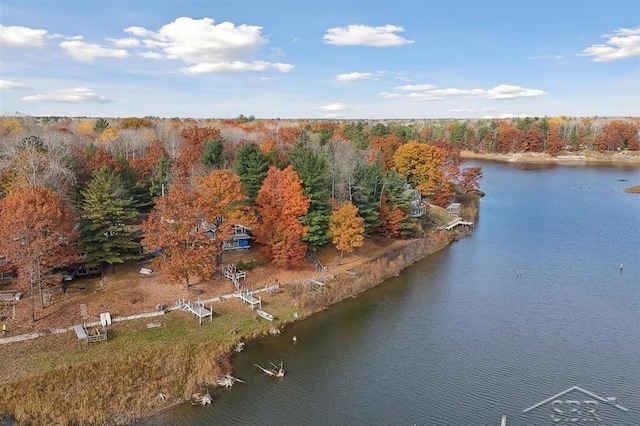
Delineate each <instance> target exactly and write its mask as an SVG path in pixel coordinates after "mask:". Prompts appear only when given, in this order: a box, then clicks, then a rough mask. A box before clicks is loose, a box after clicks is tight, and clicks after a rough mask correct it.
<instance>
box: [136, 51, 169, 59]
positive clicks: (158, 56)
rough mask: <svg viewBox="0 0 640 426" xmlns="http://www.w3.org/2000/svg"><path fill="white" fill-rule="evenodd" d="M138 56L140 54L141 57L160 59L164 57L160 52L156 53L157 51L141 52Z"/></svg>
mask: <svg viewBox="0 0 640 426" xmlns="http://www.w3.org/2000/svg"><path fill="white" fill-rule="evenodd" d="M140 56H142V57H143V58H147V59H162V58H164V56H162V53H158V52H142V53H140Z"/></svg>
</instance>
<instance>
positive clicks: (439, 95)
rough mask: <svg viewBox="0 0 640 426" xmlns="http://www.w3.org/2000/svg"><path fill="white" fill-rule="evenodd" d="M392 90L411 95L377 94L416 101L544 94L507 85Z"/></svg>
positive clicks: (417, 85) (403, 87) (405, 87)
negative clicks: (474, 87)
mask: <svg viewBox="0 0 640 426" xmlns="http://www.w3.org/2000/svg"><path fill="white" fill-rule="evenodd" d="M394 89H395V90H398V91H401V92H408V91H409V92H411V93H409V94H408V95H401V94H397V96H390V95H391V94H389V93H386V92H383V93H382V94H378V96H380V97H385V98H391V97H400V96H406V97H407V98H409V99H413V100H416V101H437V100H440V99H443V98H445V97H449V96H466V97H468V98H484V99H492V100H494V99H513V98H523V97H530V96H541V95H545V92H544V91H542V90H539V89H527V88H524V87H520V86H513V85H509V84H500V85H498V86H495V87H493V88H491V89H457V88H453V87H451V88H446V89H438V88H437V87H436V86H434V85H433V84H408V85H405V86H397V87H394Z"/></svg>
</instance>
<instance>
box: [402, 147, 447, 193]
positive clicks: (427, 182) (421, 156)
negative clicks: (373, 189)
mask: <svg viewBox="0 0 640 426" xmlns="http://www.w3.org/2000/svg"><path fill="white" fill-rule="evenodd" d="M393 161H394V163H395V166H396V170H397V171H398V172H399V173H401V174H403V175H405V176H407V177H408V178H409V182H411V184H412V185H413V187H414V188H416V189H417V190H419V191H420V192H421V193H422V194H423V195H425V196H426V195H430V194H432V193H433V192H434V191H435V190H436V189H438V188H440V187H442V185H443V184H444V173H443V171H442V168H443V167H444V165H445V162H446V156H445V153H444V152H443V151H442V150H441V149H440V148H438V147H436V146H433V145H428V144H425V143H420V142H416V141H411V142H407V143H406V144H404V145H402V146H400V147H399V148H398V149H397V151H396V153H395V154H394V156H393Z"/></svg>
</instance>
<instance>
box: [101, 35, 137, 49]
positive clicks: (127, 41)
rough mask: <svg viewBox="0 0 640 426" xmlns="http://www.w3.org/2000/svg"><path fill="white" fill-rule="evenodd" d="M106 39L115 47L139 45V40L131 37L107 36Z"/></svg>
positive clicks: (124, 47)
mask: <svg viewBox="0 0 640 426" xmlns="http://www.w3.org/2000/svg"><path fill="white" fill-rule="evenodd" d="M107 40H109V41H110V42H111V43H112V44H113V45H114V46H115V47H121V48H123V49H126V48H132V47H138V46H140V40H138V39H137V38H133V37H127V38H108V39H107Z"/></svg>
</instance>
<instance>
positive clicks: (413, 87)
mask: <svg viewBox="0 0 640 426" xmlns="http://www.w3.org/2000/svg"><path fill="white" fill-rule="evenodd" d="M435 88H436V86H434V85H433V84H407V85H405V86H397V87H394V89H396V90H402V91H405V92H412V91H414V90H432V89H435Z"/></svg>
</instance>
